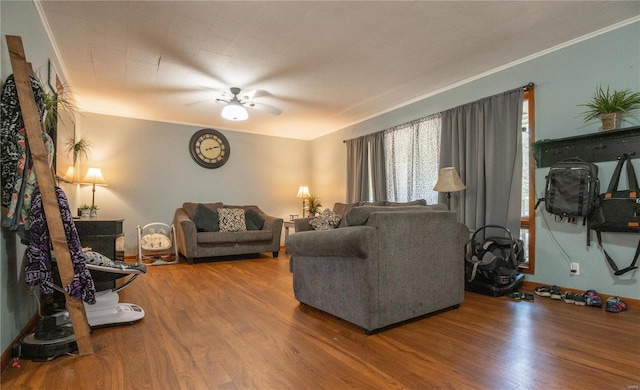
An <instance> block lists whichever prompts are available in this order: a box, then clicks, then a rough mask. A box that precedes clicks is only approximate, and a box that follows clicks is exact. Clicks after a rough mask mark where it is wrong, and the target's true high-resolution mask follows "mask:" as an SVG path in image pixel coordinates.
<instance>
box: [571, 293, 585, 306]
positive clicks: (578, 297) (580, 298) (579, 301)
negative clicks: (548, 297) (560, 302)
mask: <svg viewBox="0 0 640 390" xmlns="http://www.w3.org/2000/svg"><path fill="white" fill-rule="evenodd" d="M573 301H574V302H573V303H574V304H576V305H578V306H584V305H586V304H587V301H586V299H585V298H584V294H574V295H573Z"/></svg>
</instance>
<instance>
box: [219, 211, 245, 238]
mask: <svg viewBox="0 0 640 390" xmlns="http://www.w3.org/2000/svg"><path fill="white" fill-rule="evenodd" d="M218 216H219V217H220V225H219V226H220V231H221V232H241V231H245V230H247V225H246V223H245V221H244V210H242V209H224V208H222V209H218Z"/></svg>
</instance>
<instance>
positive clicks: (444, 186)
mask: <svg viewBox="0 0 640 390" xmlns="http://www.w3.org/2000/svg"><path fill="white" fill-rule="evenodd" d="M465 188H467V187H466V186H465V185H464V183H463V182H462V180H460V176H458V171H456V169H455V168H454V167H445V168H440V172H439V174H438V182H437V183H436V185H435V187H433V190H434V191H437V192H455V191H461V190H464V189H465Z"/></svg>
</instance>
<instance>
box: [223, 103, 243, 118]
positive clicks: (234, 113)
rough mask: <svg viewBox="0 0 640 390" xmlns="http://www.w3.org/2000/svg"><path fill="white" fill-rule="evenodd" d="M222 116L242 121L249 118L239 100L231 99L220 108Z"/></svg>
mask: <svg viewBox="0 0 640 390" xmlns="http://www.w3.org/2000/svg"><path fill="white" fill-rule="evenodd" d="M222 117H223V118H225V119H229V120H231V121H243V120H245V119H247V118H249V114H248V113H247V109H246V108H244V107H243V106H242V104H240V102H239V101H237V100H232V101H230V102H229V104H227V105H226V106H224V108H223V109H222Z"/></svg>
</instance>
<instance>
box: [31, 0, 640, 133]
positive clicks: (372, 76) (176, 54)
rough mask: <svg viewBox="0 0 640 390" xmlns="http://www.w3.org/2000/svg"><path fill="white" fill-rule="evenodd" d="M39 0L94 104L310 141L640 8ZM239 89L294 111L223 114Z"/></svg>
mask: <svg viewBox="0 0 640 390" xmlns="http://www.w3.org/2000/svg"><path fill="white" fill-rule="evenodd" d="M37 6H38V8H39V10H40V11H41V13H42V14H43V15H44V19H46V23H47V24H48V26H49V29H50V32H51V34H52V36H53V40H54V44H55V46H56V47H57V50H58V52H59V55H60V57H61V61H62V68H63V69H62V70H61V71H62V72H61V73H62V74H63V75H64V76H65V77H66V80H67V84H68V86H69V88H70V90H71V91H72V93H73V95H74V98H75V100H76V102H77V105H78V107H79V108H80V109H81V110H85V111H90V112H96V113H103V114H110V115H118V116H123V117H132V118H140V119H148V120H156V121H163V122H171V123H181V124H190V125H197V126H204V127H213V128H218V129H228V130H236V131H245V132H251V133H257V134H265V135H274V136H282V137H289V138H296V139H306V140H308V139H314V138H317V137H319V136H322V135H325V134H327V133H331V132H334V131H336V130H339V129H341V128H344V127H346V126H349V125H351V124H354V123H358V122H360V121H362V120H365V119H367V118H371V117H373V116H376V115H379V114H381V113H384V112H387V111H390V110H391V109H393V108H397V107H400V106H403V105H406V104H408V103H411V102H414V101H416V100H418V99H420V98H423V97H426V96H429V95H430V94H433V93H434V92H436V91H439V90H443V89H446V88H447V87H448V86H451V85H454V84H459V83H461V82H464V81H465V80H469V79H472V78H474V77H477V76H479V75H481V74H484V73H486V72H490V71H492V70H494V69H497V68H500V67H502V66H504V65H507V64H510V63H513V62H516V61H519V60H522V59H523V58H526V57H529V56H531V55H534V54H536V53H540V52H543V51H545V50H548V49H550V48H553V47H555V46H558V45H561V44H563V43H565V42H568V41H571V40H574V39H577V38H580V37H582V36H585V35H588V34H590V33H593V32H595V31H598V30H600V29H603V28H607V27H609V26H611V25H614V24H616V23H620V22H623V21H625V20H629V19H631V18H633V17H636V16H637V15H640V2H637V1H614V2H605V1H593V2H584V1H539V2H533V1H496V2H487V1H468V2H462V1H418V2H410V1H393V2H378V1H352V2H342V1H303V2H288V1H284V2H271V1H256V2H249V1H228V2H219V1H195V2H188V1H48V0H44V1H39V2H37ZM527 81H529V80H527ZM532 81H535V80H532ZM230 87H240V88H242V90H243V91H249V90H257V91H258V92H257V93H256V95H255V97H254V99H253V101H254V102H255V103H258V104H262V105H264V106H266V107H268V108H269V107H270V108H277V109H279V110H281V113H280V114H279V115H275V114H273V113H272V112H268V111H262V110H256V109H251V108H250V109H249V119H248V120H246V121H242V122H234V121H229V120H226V119H223V118H222V117H221V116H220V112H221V111H222V108H223V107H224V104H221V103H216V102H215V99H216V98H217V97H219V96H220V94H221V93H222V92H223V91H228V90H229V88H230ZM271 111H273V110H271Z"/></svg>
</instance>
